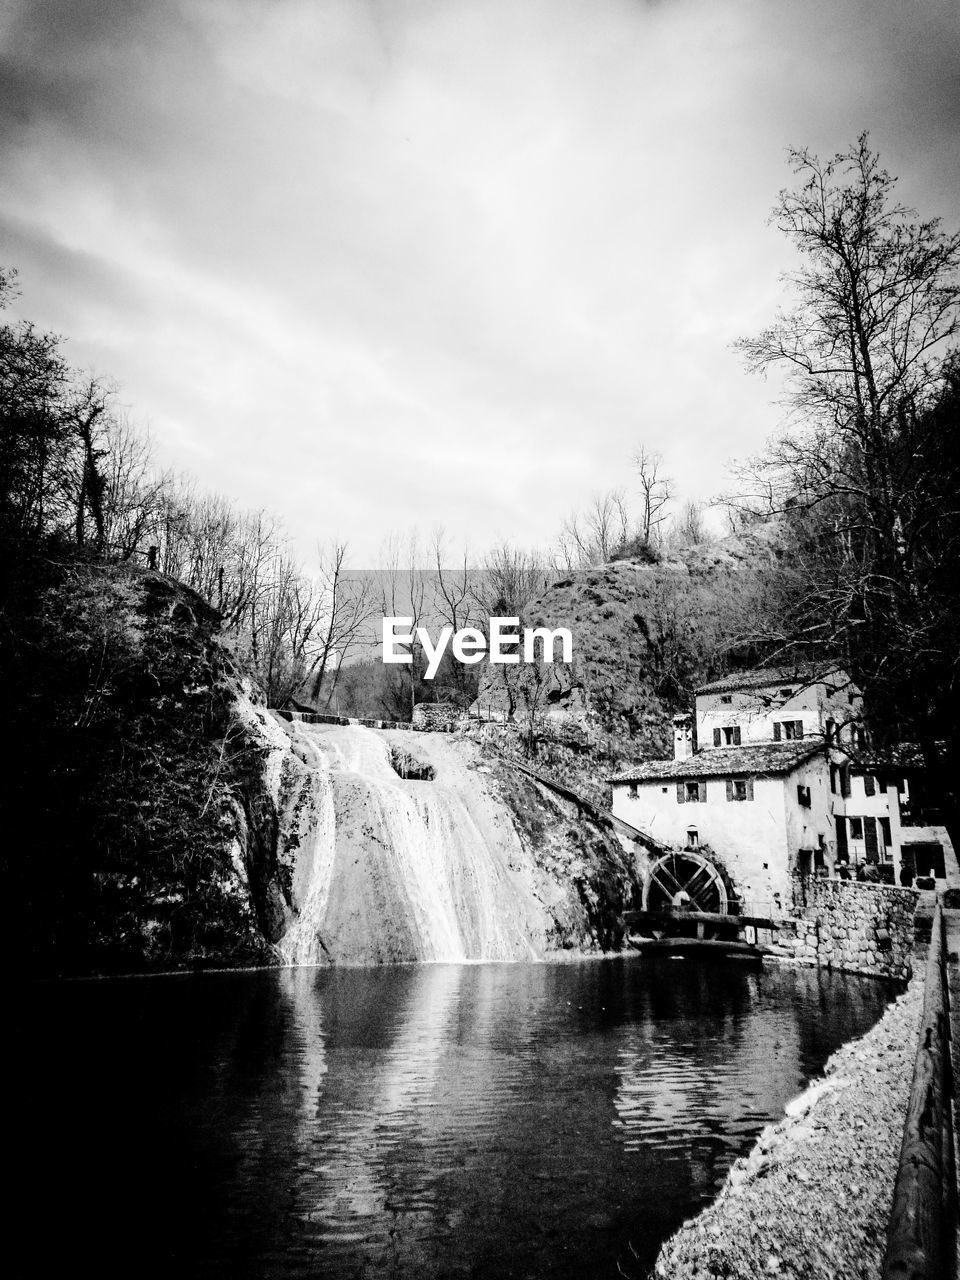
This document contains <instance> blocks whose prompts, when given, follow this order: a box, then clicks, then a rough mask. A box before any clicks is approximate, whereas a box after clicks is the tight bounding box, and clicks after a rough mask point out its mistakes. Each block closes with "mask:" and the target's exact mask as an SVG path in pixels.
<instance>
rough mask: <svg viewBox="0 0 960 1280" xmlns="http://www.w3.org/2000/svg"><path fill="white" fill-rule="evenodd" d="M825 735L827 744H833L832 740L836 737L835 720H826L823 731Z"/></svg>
mask: <svg viewBox="0 0 960 1280" xmlns="http://www.w3.org/2000/svg"><path fill="white" fill-rule="evenodd" d="M825 733H826V738H827V741H828V742H833V740H834V739H835V738H836V736H837V722H836V720H828V721H827V724H826V729H825Z"/></svg>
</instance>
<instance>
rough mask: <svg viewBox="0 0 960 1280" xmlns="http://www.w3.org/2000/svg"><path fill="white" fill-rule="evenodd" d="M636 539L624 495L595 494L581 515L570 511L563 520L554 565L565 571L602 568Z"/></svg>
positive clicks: (614, 492) (610, 491)
mask: <svg viewBox="0 0 960 1280" xmlns="http://www.w3.org/2000/svg"><path fill="white" fill-rule="evenodd" d="M635 535H636V531H635V529H634V526H633V524H632V521H631V517H630V512H629V509H628V506H627V502H626V498H625V495H624V491H623V490H622V489H608V490H607V491H606V493H595V494H594V495H593V497H592V498H591V500H590V503H589V505H588V506H587V507H586V508H585V509H584V510H583V511H572V512H571V513H570V515H569V516H567V517H566V519H565V520H564V522H563V524H562V526H561V529H560V533H559V535H558V536H557V539H556V544H555V548H554V564H555V566H556V567H557V568H559V569H561V570H566V571H569V570H571V569H588V568H590V567H591V566H593V565H598V564H604V563H606V561H608V560H610V559H612V558H613V556H614V554H615V552H616V551H617V550H618V549H619V548H621V547H623V546H624V545H625V544H627V543H628V542H630V541H631V540H632V539H633V538H634V537H635Z"/></svg>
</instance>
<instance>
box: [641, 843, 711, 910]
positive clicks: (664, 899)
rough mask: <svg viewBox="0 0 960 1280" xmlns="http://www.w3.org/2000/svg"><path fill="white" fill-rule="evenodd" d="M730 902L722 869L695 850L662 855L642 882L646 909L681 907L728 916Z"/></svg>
mask: <svg viewBox="0 0 960 1280" xmlns="http://www.w3.org/2000/svg"><path fill="white" fill-rule="evenodd" d="M729 901H730V899H729V895H728V893H727V886H726V884H725V882H724V879H723V876H722V875H721V873H720V870H719V868H718V867H716V866H715V865H714V864H713V863H712V862H711V861H710V860H709V858H705V857H703V855H702V854H699V853H697V852H696V851H695V850H693V849H683V850H677V851H676V852H671V853H665V854H663V855H662V856H661V857H659V858H657V860H656V862H654V863H653V865H652V866H651V867H650V870H649V871H648V872H647V875H646V877H645V879H644V882H643V909H644V911H669V910H671V909H674V910H678V909H679V910H684V911H689V912H691V913H693V914H695V913H697V912H702V911H706V912H710V913H713V914H717V915H726V914H727V908H728V905H729Z"/></svg>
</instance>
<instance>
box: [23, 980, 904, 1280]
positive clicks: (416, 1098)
mask: <svg viewBox="0 0 960 1280" xmlns="http://www.w3.org/2000/svg"><path fill="white" fill-rule="evenodd" d="M891 994H892V992H891V990H890V989H889V988H888V987H886V986H884V985H882V984H880V983H878V982H874V981H871V980H869V979H866V978H857V977H852V976H850V975H841V974H836V973H833V974H831V973H827V972H819V971H816V970H795V969H778V968H765V969H762V970H758V969H751V968H747V967H745V966H743V965H741V964H738V963H736V962H720V963H718V962H714V963H712V964H710V965H701V964H698V963H694V962H691V961H685V960H669V959H657V960H653V961H651V960H646V959H645V960H640V959H637V958H624V959H608V960H586V961H576V962H565V963H542V964H473V965H470V964H459V965H457V964H437V965H409V966H386V967H382V968H367V969H362V968H336V969H326V970H323V969H309V968H301V969H288V970H279V971H268V972H254V973H233V974H208V975H204V976H189V977H187V976H185V977H169V978H147V979H127V980H109V981H107V980H104V981H94V982H73V983H65V984H45V985H42V986H38V987H35V988H33V989H32V991H31V997H30V1001H29V1007H28V1010H27V1012H26V1014H25V1022H24V1023H22V1024H21V1025H20V1027H19V1028H18V1036H19V1039H17V1040H16V1041H15V1043H16V1044H17V1046H18V1053H17V1058H18V1060H19V1061H20V1062H21V1063H24V1064H26V1065H27V1068H28V1070H27V1073H26V1078H24V1079H22V1080H21V1081H20V1083H19V1084H18V1085H17V1086H15V1088H14V1089H13V1090H11V1093H10V1095H9V1096H10V1097H11V1101H12V1106H11V1119H12V1120H13V1122H14V1128H15V1130H16V1132H17V1133H18V1134H19V1135H20V1137H21V1139H22V1146H21V1148H20V1149H19V1150H18V1149H17V1147H16V1145H15V1146H14V1147H13V1149H12V1151H11V1153H10V1155H9V1159H10V1162H11V1163H10V1166H9V1167H10V1168H11V1169H12V1170H14V1171H15V1173H16V1183H17V1188H18V1190H17V1193H16V1195H15V1196H14V1201H15V1216H14V1223H15V1228H14V1230H15V1235H16V1237H17V1238H21V1239H23V1240H24V1241H25V1242H26V1243H27V1245H28V1252H27V1255H26V1257H27V1262H26V1263H25V1265H24V1270H23V1271H22V1273H21V1274H23V1275H25V1276H31V1277H35V1276H41V1275H48V1274H49V1275H62V1274H66V1273H71V1272H73V1271H74V1270H76V1271H78V1272H79V1273H90V1274H93V1275H97V1276H106V1275H118V1276H119V1275H124V1276H129V1277H139V1276H148V1275H149V1276H152V1275H165V1276H167V1277H171V1278H175V1277H195V1276H196V1277H201V1276H202V1277H224V1278H226V1277H230V1278H231V1280H244V1278H246V1277H250V1278H251V1280H252V1278H254V1277H256V1278H257V1280H260V1278H262V1277H271V1278H275V1280H286V1278H287V1277H301V1276H302V1277H307V1276H310V1277H314V1278H321V1280H323V1278H329V1280H347V1278H350V1280H354V1278H356V1280H361V1278H362V1280H375V1278H380V1277H391V1278H399V1277H425V1278H427V1280H433V1278H435V1277H436V1278H439V1277H468V1276H469V1277H476V1278H478V1280H479V1278H482V1277H487V1278H490V1280H493V1278H494V1277H513V1276H515V1277H541V1276H543V1277H546V1276H549V1277H560V1278H561V1280H562V1278H563V1277H571V1278H572V1277H577V1280H583V1278H584V1277H615V1276H617V1275H619V1274H620V1272H619V1271H618V1263H619V1265H620V1267H621V1268H622V1271H623V1272H625V1273H626V1274H627V1275H634V1276H640V1275H642V1274H643V1270H644V1268H645V1267H646V1266H649V1265H650V1264H651V1263H652V1261H653V1258H654V1256H655V1254H656V1251H657V1248H658V1246H659V1244H660V1242H661V1241H662V1240H663V1239H664V1238H665V1237H666V1236H667V1235H668V1234H669V1233H670V1232H672V1231H673V1230H674V1229H675V1228H676V1227H677V1226H678V1225H679V1224H680V1223H681V1222H682V1221H683V1220H684V1218H686V1217H689V1216H690V1215H691V1214H693V1213H695V1212H696V1211H697V1209H698V1208H699V1207H701V1206H702V1205H703V1204H704V1203H705V1202H706V1201H707V1200H709V1199H710V1198H711V1197H712V1196H713V1195H714V1194H715V1193H716V1191H717V1189H718V1188H719V1186H720V1184H721V1182H722V1180H723V1177H724V1174H725V1173H726V1170H727V1169H728V1167H729V1165H730V1163H731V1161H732V1160H733V1159H734V1158H735V1157H736V1156H737V1155H738V1154H740V1153H743V1152H744V1151H746V1150H747V1149H748V1148H749V1146H750V1145H751V1143H752V1141H753V1139H754V1138H755V1136H756V1134H757V1132H758V1130H759V1129H760V1128H761V1127H762V1126H763V1124H765V1123H766V1122H767V1121H768V1120H769V1119H771V1118H773V1117H777V1116H779V1115H780V1113H781V1111H782V1108H783V1105H784V1103H785V1102H786V1101H787V1100H788V1099H789V1098H790V1097H792V1096H793V1095H794V1094H796V1093H797V1092H799V1090H800V1089H801V1088H802V1086H803V1083H804V1081H805V1080H806V1079H808V1078H809V1077H810V1076H811V1075H812V1074H815V1073H816V1072H817V1070H818V1069H819V1068H820V1067H821V1066H822V1064H823V1062H824V1061H825V1059H826V1058H827V1057H828V1055H829V1054H830V1053H831V1052H832V1051H833V1050H834V1049H835V1048H836V1047H837V1046H838V1045H839V1044H841V1043H842V1042H843V1041H844V1040H848V1039H850V1038H852V1037H854V1036H856V1035H858V1034H860V1033H862V1032H863V1031H864V1030H866V1029H867V1028H868V1027H869V1026H871V1025H872V1024H873V1023H874V1022H875V1021H876V1019H877V1018H878V1017H879V1016H880V1014H881V1013H882V1011H883V1008H884V1006H885V1004H886V1002H887V1000H888V999H889V998H890V996H891Z"/></svg>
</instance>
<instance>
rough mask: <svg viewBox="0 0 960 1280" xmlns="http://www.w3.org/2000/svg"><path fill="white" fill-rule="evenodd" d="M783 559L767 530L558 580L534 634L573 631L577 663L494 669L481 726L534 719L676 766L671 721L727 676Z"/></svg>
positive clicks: (630, 755)
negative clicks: (753, 610)
mask: <svg viewBox="0 0 960 1280" xmlns="http://www.w3.org/2000/svg"><path fill="white" fill-rule="evenodd" d="M779 554H780V551H779V530H778V528H777V526H776V525H775V524H770V525H759V526H757V527H756V528H754V529H752V530H750V531H749V532H748V533H745V534H742V535H739V536H737V537H730V538H726V539H724V540H722V541H720V542H717V543H714V544H710V545H706V546H696V547H688V548H685V549H683V550H680V551H677V552H675V553H672V554H670V555H668V556H666V557H664V558H663V559H662V560H660V561H659V562H656V563H649V562H648V561H647V560H620V561H614V562H612V563H610V564H605V565H600V566H598V567H596V568H592V569H581V570H576V571H574V572H571V573H569V574H567V575H566V576H564V577H561V578H559V579H557V580H556V581H554V582H553V583H552V584H551V585H550V586H548V587H547V588H546V590H545V591H544V592H543V594H542V595H541V596H540V597H539V599H538V600H536V601H535V602H534V603H533V604H532V605H531V607H530V610H529V617H528V618H527V619H525V622H526V624H527V625H529V626H547V627H550V628H555V627H567V628H569V629H570V631H571V633H572V636H573V662H572V663H570V664H556V665H554V666H553V667H549V666H548V667H545V668H540V669H536V670H533V671H531V670H530V669H528V668H526V667H523V666H521V667H505V666H499V667H485V668H484V673H483V678H482V683H481V688H480V692H479V695H478V697H477V700H476V703H475V704H474V714H475V715H479V716H480V717H482V718H484V719H493V720H502V719H505V718H506V719H515V720H516V721H517V722H518V723H519V724H520V725H522V726H525V725H527V722H528V720H529V719H530V718H531V717H532V718H534V719H536V720H537V721H538V722H543V723H545V724H546V725H547V726H550V725H551V724H553V725H556V726H562V728H563V731H564V733H569V732H570V731H577V732H579V733H581V734H582V735H584V736H585V737H586V738H587V740H588V741H589V742H590V743H591V744H592V745H593V746H594V747H596V748H599V749H601V750H604V751H606V750H608V749H615V750H617V751H618V752H620V754H621V757H622V758H624V759H634V758H635V759H641V758H657V757H660V756H663V755H668V754H669V753H670V750H671V744H672V738H671V726H670V717H671V716H672V715H673V714H674V712H675V711H677V710H678V709H682V710H687V709H688V707H687V704H688V700H689V697H690V694H691V692H692V690H693V688H694V687H695V686H696V685H697V684H699V683H701V682H702V681H704V680H706V679H708V678H710V677H711V676H713V675H714V674H716V673H717V672H716V666H715V664H716V663H717V661H718V659H719V656H720V654H721V653H722V652H724V648H725V644H726V642H727V641H728V640H730V639H731V638H732V637H734V636H736V635H739V634H740V633H742V630H743V624H744V618H745V617H746V616H747V614H748V612H749V609H750V604H751V599H752V598H753V597H754V596H757V595H759V593H760V592H761V591H762V590H763V584H764V571H765V570H767V569H770V568H772V567H773V566H774V565H775V564H776V563H777V560H778V556H779Z"/></svg>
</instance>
